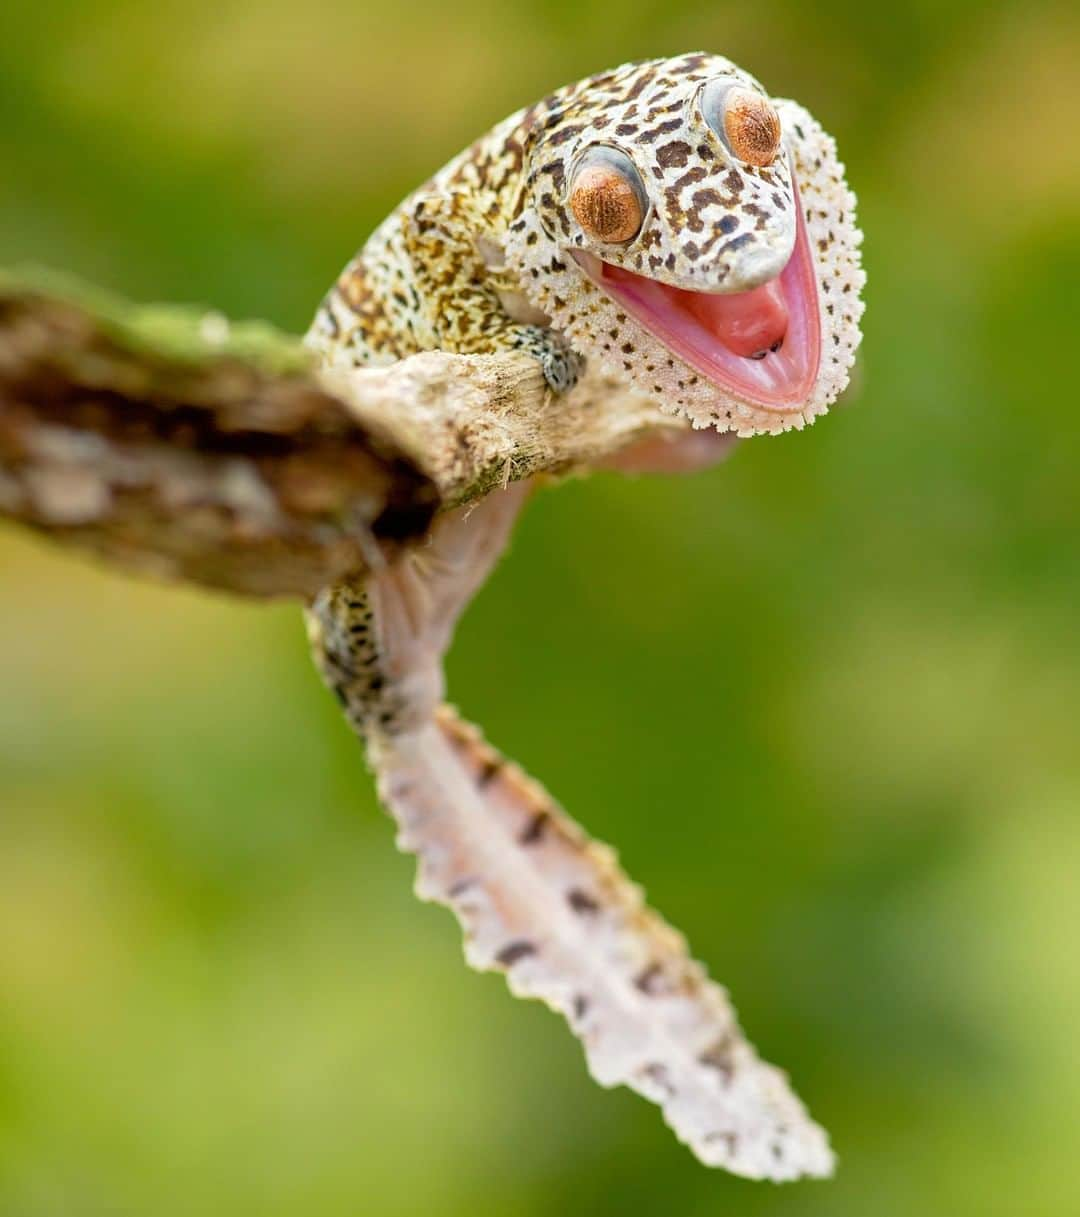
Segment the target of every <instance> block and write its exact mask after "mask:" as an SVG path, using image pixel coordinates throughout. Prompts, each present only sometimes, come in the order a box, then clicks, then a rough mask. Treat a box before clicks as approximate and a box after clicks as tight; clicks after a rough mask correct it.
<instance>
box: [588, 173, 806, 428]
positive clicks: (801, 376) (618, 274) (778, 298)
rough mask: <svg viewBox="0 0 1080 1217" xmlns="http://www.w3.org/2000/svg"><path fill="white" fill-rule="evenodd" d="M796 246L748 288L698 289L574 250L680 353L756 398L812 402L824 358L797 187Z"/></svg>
mask: <svg viewBox="0 0 1080 1217" xmlns="http://www.w3.org/2000/svg"><path fill="white" fill-rule="evenodd" d="M795 211H796V216H797V223H798V227H797V230H796V236H795V248H794V250H792V254H791V257H790V258H789V259H788V262H787V265H786V266H785V267H784V269H783V270H782V271H781V272H780V274H779V275H777V276H776V277H775V278H774V279H770V280H769V282H767V283H763V284H761V286H760V287H755V288H753V289H752V290H751V291H747V292H726V293H723V292H693V291H686V290H684V289H683V288H678V287H670V286H668V285H667V284H664V283H657V282H656V281H655V280H654V279H649V278H646V277H645V276H644V275H637V274H634V273H633V272H631V271H628V270H623V269H621V268H620V267H617V266H611V265H609V264H608V263H607V262H603V261H601V260H600V259H599V258H597V257H595V256H593V255H592V254H588V253H583V252H580V251H575V253H574V256H575V258H576V259H577V261H578V263H579V264H580V266H581V268H582V270H584V271H585V273H586V274H587V275H588V276H589V278H590V279H591V280H592V281H593V282H594V283H595V284H596V285H597V287H599V288H600V289H601V290H602V291H604V292H605V293H606V294H607V295H608V296H610V297H611V299H612V300H614V301H615V302H616V303H617V304H619V305H620V306H621V307H622V308H624V309H625V310H626V312H627V313H629V315H630V316H631V317H633V318H634V319H635V320H636V321H639V322H640V323H641V324H642V325H643V326H645V328H646V329H647V330H648V331H649V332H650V333H651V334H653V335H654V336H655V337H656V338H658V339H659V340H660V341H661V342H662V343H663V344H664V345H665V346H666V347H667V348H668V350H670V351H671V352H672V353H673V354H675V355H678V357H679V358H680V359H682V360H684V361H685V362H686V363H688V364H689V365H690V366H691V367H692V368H694V369H695V370H696V371H698V372H700V373H701V375H703V376H705V377H706V378H707V379H708V380H709V381H711V382H712V383H713V384H715V385H717V386H718V387H719V388H721V389H726V390H727V391H729V392H731V393H733V394H735V395H736V396H737V397H740V398H743V399H744V400H746V401H748V402H751V403H753V404H755V405H759V406H765V407H767V408H771V409H773V410H780V411H783V410H794V409H798V408H799V407H801V406H802V405H804V404H805V402H806V400H807V398H808V397H809V396H810V392H811V390H812V389H813V387H814V384H815V382H816V380H817V375H818V369H819V367H820V364H821V316H820V313H819V310H818V287H817V276H816V274H815V272H814V260H813V256H812V255H811V252H810V242H809V239H808V237H807V235H806V221H805V219H804V217H803V212H802V206H801V204H800V203H799V195H798V188H797V187H796V188H795Z"/></svg>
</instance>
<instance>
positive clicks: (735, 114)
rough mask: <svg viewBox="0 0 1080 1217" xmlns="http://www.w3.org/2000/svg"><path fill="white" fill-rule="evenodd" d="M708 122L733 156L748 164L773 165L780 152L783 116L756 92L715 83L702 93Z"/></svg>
mask: <svg viewBox="0 0 1080 1217" xmlns="http://www.w3.org/2000/svg"><path fill="white" fill-rule="evenodd" d="M701 109H702V113H703V114H704V115H705V121H706V122H707V123H708V124H709V126H710V127H712V129H713V130H714V131H715V132H716V134H717V135H719V136H720V138H721V139H722V140H723V141H724V143H725V144H726V145H727V146H728V148H729V149H730V151H731V152H732V154H733V155H734V156H737V157H738V158H739V160H740V161H745V162H746V164H748V165H757V166H758V168H764V167H765V166H766V165H771V164H772V163H773V161H774V160H775V159H776V154H777V152H779V150H780V116H779V115H778V114H777V113H776V110H775V109H774V108H773V105H772V102H770V101H769V99H768V98H767V97H763V96H762V95H761V94H760V93H758V92H757V90H756V89H748V88H746V87H745V86H744V85H740V84H736V83H735V82H734V81H731V80H713V81H710V82H709V83H708V84H707V85H706V86H705V88H704V90H703V91H702V94H701Z"/></svg>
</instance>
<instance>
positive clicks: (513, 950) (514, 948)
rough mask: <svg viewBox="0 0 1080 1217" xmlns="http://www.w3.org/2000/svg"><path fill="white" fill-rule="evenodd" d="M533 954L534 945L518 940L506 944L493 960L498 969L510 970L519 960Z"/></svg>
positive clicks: (524, 940)
mask: <svg viewBox="0 0 1080 1217" xmlns="http://www.w3.org/2000/svg"><path fill="white" fill-rule="evenodd" d="M535 954H536V943H534V942H529V941H527V940H526V939H524V938H519V939H517V941H515V942H508V943H507V944H506V946H504V947H503V949H502V950H501V951H500V952H499V953H498V955H496V956H495V960H496V962H497V963H498V964H499V966H500V967H503V968H512V967H513V966H514V964H516V963H517V961H518V960H519V959H525V958H526V957H527V956H529V955H535Z"/></svg>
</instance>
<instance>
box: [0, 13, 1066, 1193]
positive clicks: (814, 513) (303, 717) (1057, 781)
mask: <svg viewBox="0 0 1080 1217" xmlns="http://www.w3.org/2000/svg"><path fill="white" fill-rule="evenodd" d="M693 47H702V48H706V49H711V50H718V51H723V52H724V53H726V54H728V55H730V56H731V57H732V58H734V59H736V60H737V61H738V62H739V63H741V64H743V65H744V66H746V67H748V68H749V69H750V70H752V71H754V72H755V73H756V74H757V75H758V76H759V77H760V78H761V79H762V80H764V81H765V83H766V84H767V86H768V87H769V88H770V89H771V90H773V91H774V92H776V93H778V94H781V95H790V96H795V97H798V98H799V99H800V100H801V101H803V102H804V103H805V104H807V105H808V106H809V107H810V108H812V109H813V110H814V111H815V112H816V113H817V114H818V115H819V116H820V117H821V118H822V120H823V121H824V122H825V124H826V126H827V127H828V128H829V129H830V130H831V131H832V132H833V133H834V134H835V135H836V136H837V138H838V140H839V142H840V148H841V152H842V154H843V156H844V159H845V160H846V161H847V163H848V165H849V167H850V172H851V178H852V181H853V184H854V185H855V187H856V189H857V190H858V192H859V195H860V200H861V217H862V220H863V226H864V228H865V230H866V233H867V244H866V261H867V265H868V270H869V273H870V284H871V286H870V289H869V306H870V307H869V311H868V313H867V319H866V326H867V337H866V343H865V346H864V355H863V359H862V363H861V384H860V387H859V390H858V391H857V392H856V393H855V394H853V395H852V396H851V401H850V404H849V405H845V406H844V407H843V408H838V409H837V410H836V411H834V413H833V415H832V416H831V417H829V418H827V419H825V420H823V421H822V422H820V423H819V424H818V425H817V426H815V427H814V428H813V429H812V430H811V431H809V432H807V433H805V434H801V435H793V436H788V437H785V438H783V439H780V440H771V441H766V440H759V441H757V442H755V443H753V444H749V445H747V446H745V447H744V449H743V450H742V451H741V452H740V453H739V454H738V455H737V457H736V458H735V459H734V460H733V461H732V462H731V463H730V464H729V465H728V466H727V467H725V468H721V469H718V470H716V471H713V472H710V473H708V474H705V475H703V476H699V477H697V478H693V479H687V480H661V479H657V480H640V481H622V480H619V479H617V478H614V477H597V478H594V479H592V480H590V481H588V482H578V483H574V484H571V485H568V486H565V487H563V488H561V489H559V490H558V491H555V492H551V493H548V494H545V495H543V496H542V497H541V498H540V499H539V500H538V501H537V502H536V503H535V504H534V505H533V507H532V508H531V510H530V512H529V514H528V516H527V518H526V520H525V522H524V524H523V526H522V528H521V530H520V532H519V535H518V537H517V542H516V545H515V548H514V553H513V555H512V557H511V558H510V559H509V560H508V561H507V562H506V563H505V565H504V566H503V568H502V569H501V570H500V571H499V573H498V575H497V577H496V578H495V580H494V581H493V583H492V585H491V586H490V588H489V589H487V590H486V591H485V592H484V594H483V596H482V597H481V599H480V601H479V602H478V603H477V605H476V607H475V609H474V610H473V611H472V612H471V614H470V615H469V616H468V618H467V620H466V621H465V623H464V625H463V627H462V629H461V631H460V637H459V640H458V644H457V646H456V649H455V651H454V655H453V657H452V661H451V665H450V666H451V688H452V689H453V691H454V694H455V697H456V699H457V700H458V701H459V703H460V704H461V705H462V707H463V708H464V709H465V710H466V712H467V713H469V714H470V715H471V716H473V717H475V718H477V719H478V720H479V721H480V722H483V723H484V724H485V726H486V727H487V728H488V730H489V732H490V734H491V736H492V738H493V739H494V740H495V741H496V742H497V743H499V744H500V745H501V746H503V747H504V748H506V749H507V751H508V752H509V753H510V754H511V755H512V756H515V757H517V758H519V759H520V760H521V761H522V762H524V763H526V764H527V765H528V767H529V768H530V769H532V770H533V771H534V772H535V773H537V774H539V775H540V776H542V778H543V779H544V780H545V782H547V783H548V784H549V785H550V787H551V788H552V790H553V791H554V792H555V793H556V794H557V795H558V796H559V797H560V798H561V799H562V800H563V801H564V802H565V804H566V806H567V807H568V808H569V809H570V810H571V811H572V812H573V813H574V814H575V815H577V816H578V817H580V818H581V819H582V820H583V821H584V822H585V823H587V824H588V825H589V827H590V828H591V829H593V830H594V831H595V832H596V833H598V835H600V836H601V837H603V838H606V839H609V840H614V841H616V842H617V843H618V844H619V846H620V848H621V850H622V853H623V856H624V859H625V860H626V862H627V865H628V866H629V868H630V870H631V872H632V873H633V874H635V875H636V876H637V877H638V878H640V879H641V880H643V881H644V882H645V883H646V884H647V886H648V888H649V891H650V895H651V896H652V897H653V898H654V900H655V902H656V904H657V905H658V906H659V907H660V908H661V909H663V910H664V911H665V912H666V913H667V914H668V915H669V916H670V917H671V918H672V920H673V921H675V923H676V924H678V925H679V926H680V927H682V928H684V929H685V930H686V931H687V932H688V933H689V935H690V937H691V940H692V942H693V944H694V946H695V948H696V950H697V952H698V953H699V954H700V956H701V957H702V958H704V959H706V960H707V961H708V962H709V964H710V966H711V967H712V969H713V971H714V972H715V973H716V974H717V975H719V976H720V977H721V978H722V979H723V980H724V981H725V982H726V983H728V984H729V985H730V986H731V989H732V992H733V994H734V995H735V998H736V1001H737V1004H738V1006H739V1009H740V1011H741V1013H742V1015H743V1020H744V1023H745V1025H746V1027H747V1029H748V1031H749V1032H750V1034H751V1036H752V1038H753V1039H754V1040H755V1041H756V1042H757V1043H758V1044H759V1046H760V1047H761V1048H762V1050H763V1051H764V1052H765V1053H766V1054H767V1055H768V1056H769V1057H770V1058H772V1059H774V1060H777V1061H780V1062H782V1063H783V1064H784V1065H786V1066H788V1067H789V1068H790V1069H791V1071H792V1073H793V1074H794V1077H795V1079H796V1082H797V1085H798V1089H799V1090H800V1092H801V1093H802V1094H803V1095H804V1097H805V1098H806V1099H807V1101H808V1102H809V1103H810V1104H811V1106H812V1108H813V1110H814V1112H815V1114H816V1115H817V1116H818V1117H819V1118H820V1119H821V1120H822V1122H823V1123H824V1124H825V1125H826V1126H827V1127H828V1128H829V1129H830V1131H831V1132H832V1134H833V1137H834V1140H835V1144H836V1146H837V1148H838V1150H839V1153H840V1155H841V1170H840V1174H839V1176H838V1178H837V1180H836V1182H835V1183H832V1184H829V1185H800V1186H799V1187H797V1188H796V1189H791V1188H785V1189H776V1188H771V1187H766V1186H760V1185H752V1184H748V1183H745V1182H741V1181H738V1180H734V1179H730V1178H727V1177H723V1176H720V1175H717V1174H714V1173H710V1172H707V1171H705V1170H704V1169H703V1168H701V1167H699V1166H698V1165H696V1164H695V1163H694V1162H693V1161H692V1160H691V1159H690V1157H689V1156H688V1155H687V1154H686V1153H685V1151H683V1150H682V1149H681V1148H680V1147H678V1146H677V1145H676V1144H674V1143H673V1141H672V1139H671V1137H670V1136H669V1135H668V1134H667V1132H666V1131H665V1130H664V1129H663V1128H662V1127H661V1124H660V1121H659V1119H658V1117H657V1114H656V1112H655V1111H654V1110H653V1109H652V1108H651V1107H649V1106H648V1105H647V1104H645V1103H643V1102H641V1101H639V1100H637V1099H635V1098H634V1097H633V1096H631V1095H629V1094H628V1093H626V1092H614V1093H605V1092H602V1091H600V1090H599V1089H597V1088H596V1087H595V1086H593V1085H592V1083H590V1082H589V1081H588V1079H587V1078H586V1076H585V1072H584V1068H583V1065H582V1062H581V1060H580V1054H579V1051H578V1049H577V1047H576V1046H575V1045H574V1044H573V1042H572V1041H571V1039H570V1037H569V1036H568V1035H567V1034H566V1032H565V1030H564V1029H563V1028H562V1027H561V1026H560V1025H559V1024H558V1022H557V1020H555V1019H554V1018H552V1017H551V1016H550V1015H548V1014H547V1013H546V1012H545V1011H543V1010H541V1009H539V1008H536V1007H532V1006H526V1005H522V1004H520V1003H515V1002H512V1001H511V1000H510V999H509V998H508V997H507V995H506V993H505V992H504V986H503V984H502V982H501V981H499V980H498V979H496V978H493V977H478V976H476V975H474V974H471V973H468V972H467V971H466V970H465V969H464V967H463V966H462V964H461V961H460V948H459V946H458V932H457V929H456V927H455V926H454V925H453V923H452V921H451V919H450V918H449V917H448V916H447V915H446V914H445V913H444V912H443V911H441V910H434V909H430V908H426V907H423V906H420V905H418V904H416V903H415V902H414V900H413V898H412V896H411V894H410V883H411V872H412V865H411V863H410V862H409V861H408V860H406V859H403V858H401V857H400V856H398V855H397V854H396V853H395V852H394V850H393V846H392V839H391V837H392V834H391V829H390V826H389V823H388V822H387V821H386V820H385V819H384V818H383V817H382V815H381V813H379V811H378V810H377V808H376V806H375V803H374V799H373V796H372V792H371V788H370V782H369V779H368V777H367V775H366V773H365V771H364V768H363V764H362V761H361V756H360V752H359V749H358V747H357V746H356V745H355V743H354V741H353V740H352V739H351V738H350V737H349V735H348V733H347V731H346V728H345V726H344V723H343V722H342V721H341V719H340V716H339V714H338V712H337V710H336V707H335V705H334V703H333V702H332V700H331V699H330V698H328V697H326V696H325V694H324V693H323V691H322V690H321V688H320V687H319V685H318V683H317V681H316V679H315V677H314V675H313V673H312V671H311V670H310V665H309V662H308V659H307V656H306V654H305V647H304V641H303V636H302V630H301V628H300V623H299V620H298V614H297V612H296V611H295V609H293V608H289V607H282V608H277V609H266V608H260V607H255V606H250V605H246V604H241V603H234V602H229V601H225V600H218V599H213V598H211V597H209V596H205V595H198V594H196V593H194V592H191V591H187V590H175V589H168V588H164V589H163V588H158V587H154V586H149V585H144V584H137V583H134V582H128V581H126V580H124V579H121V578H119V577H116V576H111V575H108V574H106V573H102V572H99V571H97V570H94V569H91V568H89V567H86V566H83V565H80V564H79V563H78V562H76V561H74V560H72V559H70V558H69V557H67V556H66V555H61V554H59V553H54V552H52V551H50V550H47V549H46V548H44V547H42V546H39V545H37V544H34V543H32V542H30V541H28V540H25V539H23V538H21V537H18V536H14V535H11V534H10V533H8V534H7V535H5V536H4V537H3V540H2V547H0V580H2V583H0V587H2V595H0V1212H2V1213H3V1214H5V1215H6V1214H11V1215H12V1217H16V1215H17V1217H60V1215H65V1217H67V1215H75V1214H78V1215H80V1217H81V1215H83V1214H86V1215H90V1214H94V1215H97V1214H110V1215H111V1214H128V1213H130V1214H147V1213H152V1214H154V1215H155V1217H172V1215H174V1214H188V1213H196V1212H198V1213H228V1214H230V1217H242V1215H243V1214H253V1215H254V1214H259V1215H260V1217H263V1215H271V1217H273V1215H275V1214H281V1215H285V1214H289V1215H293V1214H304V1217H331V1215H335V1217H336V1215H338V1214H341V1215H344V1214H353V1213H357V1212H361V1213H365V1214H367V1213H370V1214H377V1215H379V1217H397V1215H399V1214H400V1215H403V1217H404V1215H407V1214H417V1213H424V1214H430V1215H431V1217H456V1215H458V1214H470V1215H471V1214H475V1213H477V1212H480V1213H498V1214H500V1217H545V1215H549V1214H550V1215H555V1214H559V1215H564V1214H574V1215H577V1214H589V1215H590V1217H604V1215H606V1214H612V1215H614V1214H620V1215H624V1214H635V1215H636V1214H653V1213H662V1214H669V1213H671V1214H675V1213H677V1214H680V1217H694V1215H696V1214H705V1213H715V1212H738V1213H739V1214H740V1215H742V1217H755V1215H760V1217H765V1215H769V1217H772V1215H774V1214H781V1213H796V1212H797V1213H799V1214H800V1217H864V1215H865V1214H867V1213H873V1214H875V1217H889V1215H891V1214H898V1215H899V1214H903V1215H904V1217H908V1215H909V1214H911V1213H916V1212H917V1213H935V1214H936V1213H948V1214H950V1215H951V1217H966V1215H969V1214H970V1215H971V1217H976V1215H977V1217H994V1215H996V1214H1001V1215H1003V1217H1005V1215H1007V1217H1029V1215H1031V1217H1042V1215H1044V1214H1045V1215H1046V1217H1061V1215H1062V1214H1066V1213H1075V1212H1077V1211H1080V1153H1078V1152H1077V1150H1078V1147H1077V1141H1078V1132H1077V1129H1078V1127H1080V1054H1078V1053H1077V1051H1076V1047H1075V1032H1074V1028H1075V1025H1076V1023H1077V1021H1078V1019H1080V952H1078V951H1077V948H1076V938H1075V936H1076V926H1077V923H1078V918H1080V882H1078V876H1080V824H1078V814H1077V813H1078V811H1080V748H1078V747H1077V723H1078V722H1080V636H1078V631H1077V625H1076V605H1077V602H1078V596H1080V562H1078V552H1077V547H1078V541H1077V538H1078V529H1080V478H1078V476H1077V460H1078V452H1080V448H1078V444H1077V441H1078V439H1080V410H1078V409H1077V406H1078V404H1080V403H1078V400H1077V399H1078V393H1077V389H1076V375H1075V372H1074V371H1073V370H1072V369H1071V366H1066V365H1067V360H1066V356H1067V355H1068V352H1069V350H1070V349H1071V348H1072V347H1073V345H1074V344H1075V336H1074V333H1073V330H1074V327H1075V320H1076V316H1077V309H1078V305H1080V158H1077V156H1076V147H1075V131H1076V129H1077V126H1078V124H1080V73H1078V72H1077V66H1076V65H1077V63H1078V61H1080V19H1078V17H1077V13H1076V9H1075V6H1073V5H1065V4H1062V5H1053V4H1049V3H1038V2H1033V3H1025V4H1021V3H1019V0H1016V2H1013V3H1005V2H1003V0H999V2H998V3H975V2H974V0H947V2H945V3H940V2H932V0H916V2H914V3H908V4H903V3H901V4H896V5H883V6H874V5H869V4H866V3H856V2H855V0H834V2H827V3H826V2H818V3H813V4H801V3H797V2H796V0H760V2H759V3H755V4H752V5H751V4H741V5H740V4H733V3H718V4H710V5H707V6H702V5H700V4H697V3H691V2H690V0H664V3H659V2H658V0H625V2H624V3H623V4H622V5H621V6H620V7H619V8H618V9H617V10H613V9H612V7H611V6H610V5H607V4H601V3H598V2H597V0H574V2H573V3H570V2H569V0H549V2H547V3H541V2H540V0H532V2H527V3H523V4H519V5H514V6H508V5H500V4H494V3H491V2H490V0H461V2H460V3H458V4H456V5H453V6H449V7H448V6H446V5H444V4H434V3H431V2H430V0H418V3H416V4H413V5H411V6H408V7H406V8H402V7H401V6H400V5H391V4H387V5H378V6H376V5H373V4H368V3H357V2H356V0H308V2H307V3H305V4H302V5H300V4H295V3H291V2H287V0H258V2H257V0H223V2H219V3H215V4H212V3H209V2H208V0H158V3H156V4H153V5H151V4H148V3H146V2H145V0H37V2H36V3H30V2H29V0H5V4H4V6H3V11H2V12H0V165H2V166H3V169H2V171H0V263H5V262H6V263H11V262H16V261H25V260H28V259H32V260H38V261H43V262H47V263H49V264H52V265H55V266H59V267H66V268H69V269H70V270H72V271H75V272H78V273H79V274H82V275H85V276H88V277H91V278H94V279H96V280H98V281H100V282H101V283H103V284H106V285H108V286H110V287H113V288H116V289H119V290H122V291H125V292H128V293H131V294H134V295H136V296H139V297H142V298H144V299H163V300H192V301H199V302H207V303H211V304H213V305H215V306H217V307H220V308H221V309H223V310H224V311H226V312H228V313H230V314H232V315H234V316H236V315H249V316H255V317H265V318H267V319H268V320H271V321H273V322H276V323H278V324H281V325H285V326H288V327H291V328H293V329H300V328H302V327H303V326H304V324H305V323H306V320H307V317H308V315H309V314H310V313H311V312H312V310H313V307H314V304H315V302H316V301H317V300H318V298H319V296H320V295H321V293H322V291H323V290H324V289H325V287H326V286H327V285H328V284H329V282H330V281H331V280H332V278H333V276H334V275H335V273H336V272H337V270H338V268H339V267H340V265H341V264H343V263H344V261H345V260H346V259H347V258H348V256H349V255H350V254H351V253H352V251H353V249H354V248H355V247H356V246H357V245H358V244H359V243H360V242H361V241H362V239H363V238H364V236H365V235H366V233H367V232H368V231H369V230H370V229H371V228H372V227H373V225H374V224H375V223H376V222H377V220H378V219H379V218H380V217H381V216H382V215H383V214H384V213H385V212H386V211H387V210H388V209H389V208H390V207H391V206H392V205H393V204H394V203H395V202H396V200H397V199H398V198H399V197H400V196H401V195H403V194H404V193H405V192H406V191H407V190H408V189H409V188H410V187H411V186H413V185H414V184H415V183H416V182H418V181H420V180H422V179H423V178H424V177H425V176H426V175H427V174H428V173H430V171H431V170H433V169H434V168H435V167H437V166H438V165H439V164H440V163H442V162H443V161H444V160H446V159H447V158H448V157H449V156H451V155H452V154H453V153H455V152H456V151H457V150H458V148H459V147H461V146H462V145H464V144H465V143H466V142H467V141H468V140H470V139H471V138H473V137H474V136H475V135H477V134H478V133H480V132H481V131H483V130H484V129H486V128H487V127H488V126H489V125H491V124H492V123H493V122H494V121H496V120H497V119H499V118H501V117H502V116H503V115H504V114H506V113H508V112H509V111H510V110H512V109H514V108H516V107H517V106H518V105H521V104H524V103H526V102H529V101H532V100H534V99H535V98H536V97H538V96H540V95H541V94H542V93H544V92H545V91H547V90H548V89H549V88H550V87H552V86H555V85H558V84H561V83H563V82H565V81H566V80H570V79H574V78H576V77H578V76H580V75H583V74H585V73H586V72H588V71H591V70H594V69H598V68H600V67H604V66H608V65H610V64H613V63H617V62H619V61H621V60H623V59H627V58H634V57H643V56H648V55H653V54H663V53H671V52H675V51H681V50H687V49H690V48H693Z"/></svg>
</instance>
